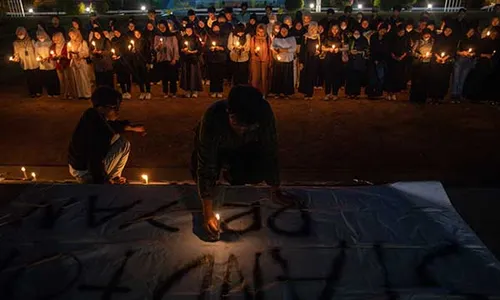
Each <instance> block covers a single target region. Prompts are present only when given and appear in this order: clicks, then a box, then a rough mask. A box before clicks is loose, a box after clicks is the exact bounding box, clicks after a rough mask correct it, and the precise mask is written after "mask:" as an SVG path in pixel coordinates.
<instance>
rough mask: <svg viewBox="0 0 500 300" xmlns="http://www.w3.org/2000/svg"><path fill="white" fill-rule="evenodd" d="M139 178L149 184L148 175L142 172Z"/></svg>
mask: <svg viewBox="0 0 500 300" xmlns="http://www.w3.org/2000/svg"><path fill="white" fill-rule="evenodd" d="M141 178H142V180H144V183H145V184H149V177H148V175H146V174H142V176H141Z"/></svg>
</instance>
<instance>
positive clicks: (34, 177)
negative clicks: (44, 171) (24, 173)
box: [31, 172, 36, 181]
mask: <svg viewBox="0 0 500 300" xmlns="http://www.w3.org/2000/svg"><path fill="white" fill-rule="evenodd" d="M31 178H33V181H36V173H35V172H32V173H31Z"/></svg>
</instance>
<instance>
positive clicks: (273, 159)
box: [261, 102, 281, 188]
mask: <svg viewBox="0 0 500 300" xmlns="http://www.w3.org/2000/svg"><path fill="white" fill-rule="evenodd" d="M265 105H266V112H265V116H266V117H265V121H264V122H262V124H261V126H262V127H261V130H262V144H263V148H264V149H263V150H264V155H265V157H266V161H267V164H266V165H267V166H268V169H267V172H266V176H265V179H264V180H265V182H266V183H267V184H268V185H270V186H271V187H273V188H278V187H279V186H280V183H281V180H280V171H279V165H278V135H277V132H276V121H275V117H274V113H273V111H272V109H271V106H270V105H269V103H268V102H266V103H265Z"/></svg>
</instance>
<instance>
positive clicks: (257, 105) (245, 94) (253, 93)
mask: <svg viewBox="0 0 500 300" xmlns="http://www.w3.org/2000/svg"><path fill="white" fill-rule="evenodd" d="M227 106H228V111H229V113H231V114H235V115H236V119H237V120H238V123H241V124H245V125H252V124H255V123H257V122H258V121H259V120H260V119H261V117H262V115H263V110H264V109H265V107H266V100H264V96H263V95H262V93H261V92H260V91H259V90H258V89H256V88H254V87H252V86H249V85H237V86H235V87H233V88H232V89H231V91H230V92H229V96H228V100H227Z"/></svg>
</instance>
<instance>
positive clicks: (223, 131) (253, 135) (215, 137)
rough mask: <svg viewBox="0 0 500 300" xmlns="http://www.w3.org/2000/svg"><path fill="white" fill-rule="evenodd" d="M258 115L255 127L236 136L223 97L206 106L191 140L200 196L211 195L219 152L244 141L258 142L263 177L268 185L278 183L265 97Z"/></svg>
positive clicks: (275, 145)
mask: <svg viewBox="0 0 500 300" xmlns="http://www.w3.org/2000/svg"><path fill="white" fill-rule="evenodd" d="M260 119H261V120H260V121H259V127H258V128H257V129H255V130H252V131H250V132H247V133H246V134H245V135H243V136H239V135H237V134H236V133H234V131H233V129H232V128H231V126H230V124H229V116H228V112H227V101H225V100H221V101H218V102H216V103H214V104H212V106H210V107H209V108H208V109H207V111H206V112H205V114H204V115H203V119H202V120H201V123H200V125H199V128H198V131H197V133H196V143H195V147H196V153H197V155H198V170H197V183H198V189H199V193H200V196H201V197H202V198H209V197H212V196H213V195H214V188H215V184H216V181H217V180H218V178H219V174H220V168H221V163H223V159H224V158H223V155H224V154H227V153H231V152H233V151H235V150H236V149H239V148H241V147H245V144H247V143H255V142H257V143H259V144H260V149H261V151H262V154H263V155H262V156H263V157H265V159H266V166H268V168H267V170H266V172H265V173H266V174H265V178H264V180H265V182H266V183H267V184H269V185H271V186H277V185H279V183H280V177H279V168H278V143H277V135H276V125H275V119H274V114H273V111H272V110H271V106H270V105H269V103H268V102H267V101H265V100H263V102H262V115H261V118H260Z"/></svg>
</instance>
